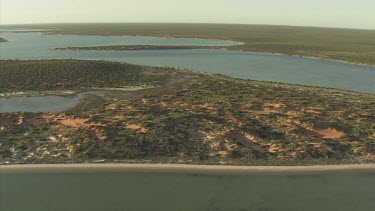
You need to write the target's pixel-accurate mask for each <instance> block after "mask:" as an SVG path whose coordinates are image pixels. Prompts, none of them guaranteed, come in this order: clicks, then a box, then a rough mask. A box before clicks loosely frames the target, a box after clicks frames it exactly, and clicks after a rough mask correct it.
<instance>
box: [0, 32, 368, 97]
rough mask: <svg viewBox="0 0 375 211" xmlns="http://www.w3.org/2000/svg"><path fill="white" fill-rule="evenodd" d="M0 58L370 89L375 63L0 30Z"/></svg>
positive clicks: (150, 40) (170, 41)
mask: <svg viewBox="0 0 375 211" xmlns="http://www.w3.org/2000/svg"><path fill="white" fill-rule="evenodd" d="M0 37H3V38H5V39H7V40H9V41H10V42H8V43H1V44H0V59H53V58H76V59H97V60H100V59H104V60H110V61H120V62H128V63H134V64H143V65H153V66H171V67H177V68H186V69H191V70H194V71H200V72H209V73H220V74H224V75H228V76H232V77H236V78H243V79H254V80H265V81H276V82H285V83H294V84H302V85H312V86H323V87H332V88H340V89H346V90H352V91H358V92H365V93H375V67H365V66H358V65H351V64H345V63H340V62H333V61H323V60H317V59H308V58H300V57H291V56H282V55H272V54H261V53H252V52H241V51H224V50H162V51H158V50H152V51H50V50H48V49H50V48H61V47H69V46H98V45H142V44H143V45H146V44H147V45H211V46H215V45H219V46H223V45H233V44H235V43H233V42H229V41H218V40H197V39H164V38H150V37H110V36H107V37H103V36H74V35H41V34H40V33H10V32H3V33H0Z"/></svg>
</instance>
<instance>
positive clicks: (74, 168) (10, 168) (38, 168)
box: [0, 164, 375, 174]
mask: <svg viewBox="0 0 375 211" xmlns="http://www.w3.org/2000/svg"><path fill="white" fill-rule="evenodd" d="M360 170H375V164H358V165H327V166H224V165H217V166H215V165H187V164H25V165H0V173H17V172H126V171H129V172H131V171H134V172H184V173H234V174H236V173H239V174H246V173H283V172H284V173H298V172H300V173H303V172H311V173H312V172H337V171H360Z"/></svg>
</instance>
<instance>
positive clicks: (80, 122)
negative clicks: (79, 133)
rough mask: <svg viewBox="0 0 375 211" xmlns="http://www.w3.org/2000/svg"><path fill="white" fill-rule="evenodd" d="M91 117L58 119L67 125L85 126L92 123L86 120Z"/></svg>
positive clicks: (60, 122)
mask: <svg viewBox="0 0 375 211" xmlns="http://www.w3.org/2000/svg"><path fill="white" fill-rule="evenodd" d="M88 120H89V119H78V118H75V119H62V120H59V121H57V122H58V123H59V124H61V125H64V126H67V127H73V128H83V127H89V126H90V124H87V123H86V122H87V121H88Z"/></svg>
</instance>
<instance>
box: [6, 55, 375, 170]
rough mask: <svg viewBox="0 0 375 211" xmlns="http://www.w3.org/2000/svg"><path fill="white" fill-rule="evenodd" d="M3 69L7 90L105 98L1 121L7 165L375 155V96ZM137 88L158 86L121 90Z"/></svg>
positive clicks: (94, 70) (91, 64)
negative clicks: (60, 91) (82, 104)
mask: <svg viewBox="0 0 375 211" xmlns="http://www.w3.org/2000/svg"><path fill="white" fill-rule="evenodd" d="M1 65H2V67H4V70H3V71H1V74H0V81H2V82H5V83H1V84H0V88H1V90H3V91H4V92H6V91H10V90H13V91H27V90H34V91H43V90H44V91H46V90H74V91H75V92H77V93H90V95H94V96H97V97H98V98H94V99H96V100H97V99H100V101H98V102H97V103H94V102H91V103H89V104H91V106H85V107H80V106H77V107H76V108H74V109H72V110H71V111H69V112H65V113H4V114H1V115H0V137H1V138H0V163H3V164H4V163H67V162H68V163H70V162H74V163H80V162H87V161H89V162H143V163H150V162H151V163H165V162H168V163H170V162H172V163H196V164H220V163H221V164H223V163H225V164H228V165H312V164H342V163H368V162H373V161H374V158H375V157H374V156H375V145H374V141H375V128H374V121H375V119H374V118H375V109H374V107H373V105H374V103H375V96H374V95H371V94H361V93H355V92H349V91H342V90H336V89H328V88H318V87H308V86H300V85H291V84H282V83H272V82H262V81H251V80H240V79H232V78H229V77H225V76H221V75H209V74H203V73H193V72H190V71H186V70H175V69H172V68H154V67H147V66H135V65H128V64H123V63H114V62H104V61H79V60H45V61H43V60H41V61H1ZM20 67H22V68H20ZM21 69H22V70H21ZM62 69H64V70H65V71H60V70H62ZM25 70H27V71H26V72H25ZM21 72H22V73H23V74H21ZM41 75H42V76H43V77H40V76H41ZM77 75H78V76H79V77H77V78H79V79H80V80H79V83H78V82H77V81H76V80H73V78H75V77H76V76H77ZM139 85H144V86H145V85H147V86H149V87H152V88H145V89H136V90H130V91H129V90H123V89H121V87H126V86H139ZM98 87H100V88H101V90H98V89H97V88H98ZM96 100H94V101H96ZM81 103H85V102H81Z"/></svg>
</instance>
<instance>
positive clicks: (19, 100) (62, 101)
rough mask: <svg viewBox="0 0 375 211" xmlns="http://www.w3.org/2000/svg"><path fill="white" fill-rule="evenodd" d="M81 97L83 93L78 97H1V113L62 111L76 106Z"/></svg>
mask: <svg viewBox="0 0 375 211" xmlns="http://www.w3.org/2000/svg"><path fill="white" fill-rule="evenodd" d="M81 98H82V96H81V95H78V96H76V97H61V96H37V97H11V98H0V113H11V112H34V113H37V112H62V111H66V110H68V109H71V108H73V107H74V106H76V105H77V104H78V102H79V101H80V99H81Z"/></svg>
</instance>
